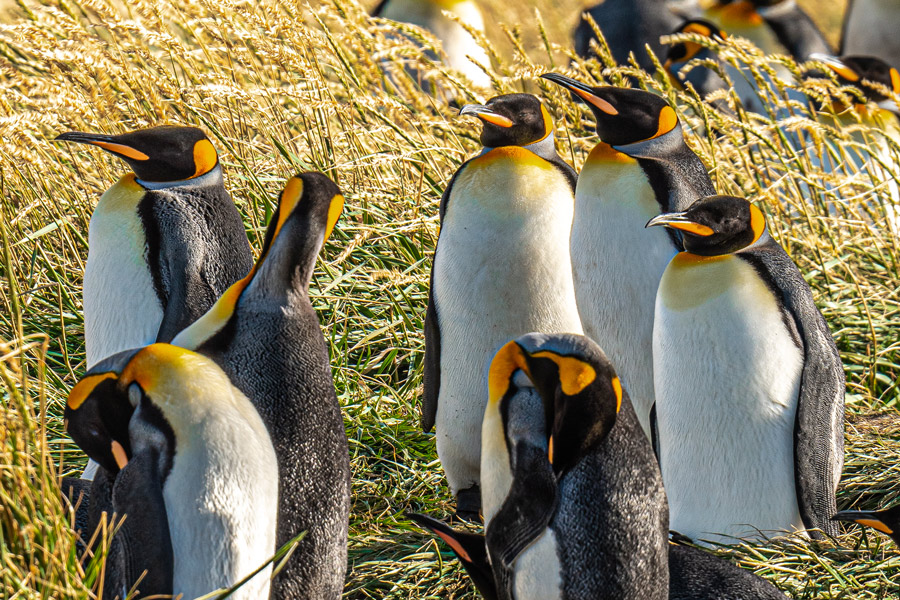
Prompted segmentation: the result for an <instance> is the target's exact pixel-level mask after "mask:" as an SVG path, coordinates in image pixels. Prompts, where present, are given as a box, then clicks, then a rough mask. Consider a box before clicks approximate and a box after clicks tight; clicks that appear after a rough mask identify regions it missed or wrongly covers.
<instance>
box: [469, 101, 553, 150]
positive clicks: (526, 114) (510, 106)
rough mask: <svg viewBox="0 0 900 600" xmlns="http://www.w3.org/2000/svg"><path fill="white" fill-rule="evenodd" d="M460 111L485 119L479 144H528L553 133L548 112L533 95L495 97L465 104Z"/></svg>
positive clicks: (499, 145) (494, 146)
mask: <svg viewBox="0 0 900 600" xmlns="http://www.w3.org/2000/svg"><path fill="white" fill-rule="evenodd" d="M459 114H460V115H472V116H475V117H478V118H479V119H481V120H482V121H484V128H483V129H482V131H481V143H482V144H483V145H484V146H485V147H487V148H499V147H501V146H527V145H529V144H533V143H535V142H539V141H541V140H543V139H544V138H546V137H547V136H548V135H550V134H551V133H552V132H553V119H552V117H551V116H550V113H549V112H547V109H546V108H545V107H544V105H543V104H541V101H540V100H539V99H538V98H537V96H534V95H532V94H505V95H503V96H495V97H493V98H491V99H490V100H488V102H487V104H485V105H481V104H466V105H465V106H463V107H462V109H460V111H459Z"/></svg>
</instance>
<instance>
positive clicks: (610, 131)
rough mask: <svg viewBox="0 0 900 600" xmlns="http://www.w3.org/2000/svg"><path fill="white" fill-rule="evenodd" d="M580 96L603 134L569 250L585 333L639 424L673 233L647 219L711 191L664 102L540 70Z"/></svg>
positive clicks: (644, 414) (674, 248) (646, 410)
mask: <svg viewBox="0 0 900 600" xmlns="http://www.w3.org/2000/svg"><path fill="white" fill-rule="evenodd" d="M543 77H544V78H545V79H549V80H550V81H553V82H554V83H557V84H559V85H562V86H563V87H565V88H567V89H569V90H571V91H572V93H573V94H576V95H577V96H578V97H579V98H581V99H582V100H584V101H585V102H586V103H587V104H588V106H590V108H591V111H592V112H593V113H594V117H595V118H596V120H597V135H598V136H599V138H600V141H599V142H598V143H597V145H596V146H595V147H594V149H593V150H592V151H591V153H590V155H588V157H587V160H586V161H585V163H584V167H583V168H582V170H581V174H580V175H579V176H578V187H577V189H576V191H575V218H574V223H573V225H572V238H571V253H572V272H573V278H574V282H575V297H576V299H577V301H578V312H579V313H580V315H581V323H582V325H583V326H584V333H585V335H587V336H588V337H590V338H591V339H593V340H595V341H596V342H597V343H598V344H601V345H602V346H603V348H604V351H605V352H606V354H607V356H609V358H610V360H611V361H612V362H613V363H614V364H615V365H616V370H617V371H618V373H619V375H620V376H621V377H622V381H623V382H624V384H625V387H626V388H627V389H628V393H629V396H630V397H631V402H632V404H633V405H634V410H635V412H636V413H637V416H638V420H639V421H640V423H641V427H643V429H644V431H645V432H647V433H648V435H649V434H650V420H651V419H650V413H651V409H652V407H653V359H652V354H651V347H652V337H653V309H654V303H655V300H656V289H657V287H658V285H659V279H660V277H661V276H662V273H663V271H664V270H665V268H666V265H667V264H669V261H670V260H671V259H672V257H673V256H675V253H676V252H678V251H679V250H681V245H680V240H679V238H678V237H677V236H673V235H666V234H665V233H663V232H659V234H658V235H656V236H654V237H648V236H647V235H646V233H647V232H646V231H645V230H644V225H645V224H646V223H647V220H648V219H650V218H652V217H654V216H656V215H658V214H659V213H660V212H671V211H678V210H685V209H687V207H688V206H690V204H691V203H692V202H693V201H694V200H695V199H696V198H698V197H701V196H706V195H709V194H713V193H715V190H714V189H713V185H712V182H711V181H710V179H709V175H707V173H706V168H705V167H704V166H703V163H702V162H701V161H700V158H699V157H698V156H697V155H696V154H694V153H693V152H692V151H691V149H690V148H688V147H687V145H686V144H685V143H684V137H683V136H682V131H681V125H680V124H679V122H678V117H677V116H676V114H675V111H674V110H673V109H672V107H671V106H669V104H668V103H667V102H666V101H665V100H664V99H663V98H660V97H659V96H656V95H654V94H651V93H649V92H643V91H640V90H631V89H621V88H614V87H590V86H588V85H585V84H583V83H580V82H578V81H575V80H573V79H569V78H568V77H563V76H562V75H557V74H555V73H550V74H548V75H543Z"/></svg>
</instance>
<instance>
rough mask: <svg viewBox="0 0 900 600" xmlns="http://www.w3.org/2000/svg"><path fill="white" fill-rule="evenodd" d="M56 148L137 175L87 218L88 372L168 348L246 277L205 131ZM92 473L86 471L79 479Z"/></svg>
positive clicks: (243, 241) (143, 132)
mask: <svg viewBox="0 0 900 600" xmlns="http://www.w3.org/2000/svg"><path fill="white" fill-rule="evenodd" d="M56 140H58V141H66V142H78V143H82V144H91V145H94V146H98V147H100V148H102V149H104V150H106V151H107V152H109V153H110V154H113V155H114V156H117V157H119V158H121V159H122V160H124V161H125V162H126V163H128V165H129V166H130V167H131V168H132V169H133V170H134V172H133V173H129V174H128V175H125V176H124V177H122V178H121V179H120V180H119V181H118V182H116V183H115V184H114V185H113V186H112V187H111V188H109V189H108V190H107V191H106V193H104V194H103V196H101V198H100V202H98V203H97V207H96V208H95V209H94V212H93V214H92V215H91V222H90V226H89V230H88V259H87V264H86V265H85V269H84V285H83V288H82V289H83V310H84V339H85V352H86V355H87V366H88V368H90V367H92V366H93V365H95V364H97V362H98V361H100V360H102V359H104V358H106V357H107V356H111V355H113V354H115V353H117V352H121V351H123V350H130V349H132V348H137V347H140V346H146V345H147V344H151V343H153V342H154V341H158V342H169V341H171V340H172V338H173V337H175V334H176V333H178V332H179V331H181V330H182V329H184V328H185V327H187V326H188V325H190V324H191V323H193V322H194V321H195V320H196V319H197V318H198V317H200V315H202V314H203V313H204V312H206V311H207V309H209V307H210V306H212V305H213V303H214V302H215V301H216V299H217V298H218V297H219V296H220V295H221V294H222V292H224V291H225V290H226V289H228V286H230V285H231V284H232V283H234V282H235V281H237V280H238V279H240V278H241V277H243V276H244V275H246V274H247V271H249V270H250V267H251V266H252V265H253V256H252V254H251V252H250V244H249V243H248V242H247V234H246V232H245V231H244V224H243V222H242V221H241V215H240V213H238V210H237V208H236V207H235V206H234V202H232V200H231V196H229V194H228V192H227V191H225V186H224V185H223V181H222V168H221V166H220V165H219V158H218V155H217V154H216V151H215V149H214V148H213V145H212V143H211V142H210V141H209V139H208V138H207V137H206V134H205V133H203V131H201V130H200V129H197V128H196V127H180V126H173V125H163V126H159V127H151V128H149V129H139V130H137V131H132V132H130V133H124V134H121V135H102V134H97V133H80V132H69V133H64V134H62V135H60V136H57V138H56ZM96 467H97V465H96V463H94V462H93V461H92V462H90V463H88V467H87V469H85V473H84V477H85V478H87V479H91V478H92V477H93V476H94V473H95V472H96Z"/></svg>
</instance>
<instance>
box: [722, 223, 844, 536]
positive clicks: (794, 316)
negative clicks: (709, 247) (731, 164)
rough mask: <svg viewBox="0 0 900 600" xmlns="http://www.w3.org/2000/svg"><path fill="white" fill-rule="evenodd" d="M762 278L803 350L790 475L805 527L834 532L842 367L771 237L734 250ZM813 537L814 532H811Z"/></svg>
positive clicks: (799, 280) (804, 289) (803, 287)
mask: <svg viewBox="0 0 900 600" xmlns="http://www.w3.org/2000/svg"><path fill="white" fill-rule="evenodd" d="M737 256H738V257H740V258H742V259H744V260H746V261H747V262H749V263H750V264H751V265H753V267H754V268H755V269H756V271H757V272H758V273H759V274H760V276H761V277H762V278H763V280H764V281H765V282H766V283H767V284H768V286H769V289H771V290H772V292H773V293H774V294H775V297H776V299H777V300H778V302H779V304H780V305H781V307H782V311H783V313H782V315H783V317H784V320H785V324H786V325H787V327H788V329H789V330H791V331H793V332H794V333H795V334H796V335H797V336H798V338H799V339H797V340H795V341H796V343H797V345H798V346H799V347H800V348H801V349H802V351H803V372H802V374H801V379H800V397H799V401H798V406H797V420H796V422H795V424H794V466H795V467H794V477H795V480H796V485H797V501H798V504H799V506H800V516H801V517H802V518H803V524H804V525H805V526H806V527H807V528H818V529H821V530H822V531H824V532H825V533H827V534H828V535H830V536H836V535H837V534H838V528H837V524H836V523H834V522H832V521H830V517H831V515H833V514H834V513H835V512H837V505H836V502H835V490H836V489H837V484H838V480H839V479H840V476H841V469H842V468H843V465H844V393H845V381H844V367H843V364H842V363H841V357H840V354H839V353H838V350H837V346H835V344H834V338H832V336H831V331H830V330H829V329H828V324H827V323H825V319H824V317H822V313H820V312H819V309H818V308H816V305H815V302H813V297H812V292H811V291H810V289H809V286H808V285H807V284H806V281H804V279H803V276H802V275H801V274H800V271H799V269H797V266H796V265H795V264H794V262H793V261H792V260H791V259H790V257H789V256H788V255H787V253H785V251H784V250H783V249H782V248H781V246H779V245H778V244H777V243H776V242H775V241H774V240H771V239H770V240H768V241H767V242H765V243H764V244H762V245H760V246H757V247H754V248H753V249H752V250H749V251H747V252H740V253H738V254H737ZM812 535H813V537H820V536H819V535H817V534H815V533H814V532H813V533H812Z"/></svg>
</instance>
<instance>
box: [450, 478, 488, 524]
mask: <svg viewBox="0 0 900 600" xmlns="http://www.w3.org/2000/svg"><path fill="white" fill-rule="evenodd" d="M453 516H454V519H458V520H460V521H463V522H466V523H480V522H481V520H482V519H481V488H480V487H478V484H475V485H473V486H472V487H470V488H466V489H464V490H460V491H459V493H458V494H457V495H456V514H455V515H453Z"/></svg>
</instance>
